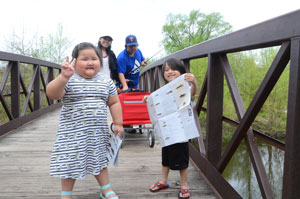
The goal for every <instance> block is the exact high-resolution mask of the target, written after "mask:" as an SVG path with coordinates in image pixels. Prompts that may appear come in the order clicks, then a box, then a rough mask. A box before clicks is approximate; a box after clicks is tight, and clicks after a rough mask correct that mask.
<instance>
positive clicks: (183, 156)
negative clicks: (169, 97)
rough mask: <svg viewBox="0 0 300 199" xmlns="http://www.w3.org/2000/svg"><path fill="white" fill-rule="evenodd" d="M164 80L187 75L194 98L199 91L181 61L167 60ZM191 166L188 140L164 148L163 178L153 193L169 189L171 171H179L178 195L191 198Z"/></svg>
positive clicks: (153, 189)
mask: <svg viewBox="0 0 300 199" xmlns="http://www.w3.org/2000/svg"><path fill="white" fill-rule="evenodd" d="M162 71H163V78H164V80H165V82H166V83H168V82H170V81H173V80H174V79H176V78H177V77H179V76H180V75H182V74H184V73H185V76H184V79H185V80H186V81H188V82H190V84H191V96H192V98H194V96H195V94H196V91H197V81H196V78H195V76H194V75H193V74H191V73H186V70H185V68H184V65H183V64H182V62H181V61H180V60H177V59H174V58H170V59H168V60H166V62H165V63H164V65H163V67H162ZM188 166H189V146H188V140H187V141H186V142H183V143H176V144H173V145H169V146H166V147H162V177H161V180H160V181H158V182H156V183H155V184H154V185H152V186H151V187H150V191H151V192H158V191H160V190H162V189H166V188H169V185H168V184H167V180H168V175H169V171H170V169H171V170H179V173H180V177H181V187H180V190H179V193H178V198H179V199H187V198H189V197H190V191H189V187H188V184H187V176H188Z"/></svg>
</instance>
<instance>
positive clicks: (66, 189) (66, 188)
mask: <svg viewBox="0 0 300 199" xmlns="http://www.w3.org/2000/svg"><path fill="white" fill-rule="evenodd" d="M74 184H75V179H63V178H62V179H61V188H62V194H61V196H60V197H61V198H63V199H70V198H72V191H73V187H74ZM70 194H71V195H70Z"/></svg>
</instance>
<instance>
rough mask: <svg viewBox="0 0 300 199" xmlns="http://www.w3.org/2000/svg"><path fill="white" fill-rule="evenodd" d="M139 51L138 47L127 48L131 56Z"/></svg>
mask: <svg viewBox="0 0 300 199" xmlns="http://www.w3.org/2000/svg"><path fill="white" fill-rule="evenodd" d="M137 49H138V46H135V45H133V46H126V50H127V53H128V54H129V55H130V56H133V55H134V53H135V52H136V51H137Z"/></svg>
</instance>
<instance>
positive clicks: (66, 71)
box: [61, 56, 76, 78]
mask: <svg viewBox="0 0 300 199" xmlns="http://www.w3.org/2000/svg"><path fill="white" fill-rule="evenodd" d="M75 62H76V59H73V61H72V62H71V63H69V56H67V58H66V62H65V63H64V64H63V65H62V66H61V74H62V75H63V76H64V77H66V78H70V77H71V76H72V75H73V74H74V71H75V70H74V66H75Z"/></svg>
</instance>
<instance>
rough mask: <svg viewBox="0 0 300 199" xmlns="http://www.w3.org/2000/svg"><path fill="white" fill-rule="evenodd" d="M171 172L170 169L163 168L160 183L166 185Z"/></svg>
mask: <svg viewBox="0 0 300 199" xmlns="http://www.w3.org/2000/svg"><path fill="white" fill-rule="evenodd" d="M169 172H170V167H166V166H162V168H161V174H162V177H161V181H160V182H161V183H162V184H166V183H167V182H168V176H169Z"/></svg>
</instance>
